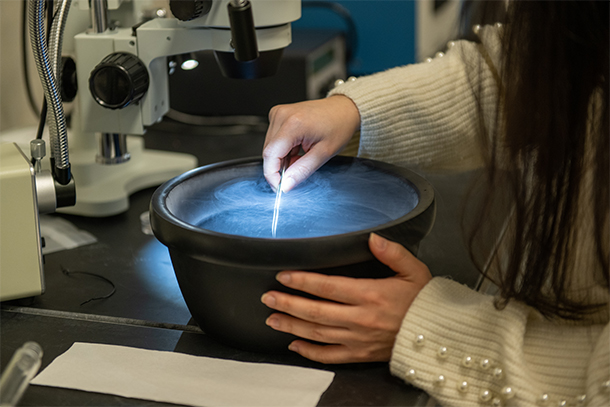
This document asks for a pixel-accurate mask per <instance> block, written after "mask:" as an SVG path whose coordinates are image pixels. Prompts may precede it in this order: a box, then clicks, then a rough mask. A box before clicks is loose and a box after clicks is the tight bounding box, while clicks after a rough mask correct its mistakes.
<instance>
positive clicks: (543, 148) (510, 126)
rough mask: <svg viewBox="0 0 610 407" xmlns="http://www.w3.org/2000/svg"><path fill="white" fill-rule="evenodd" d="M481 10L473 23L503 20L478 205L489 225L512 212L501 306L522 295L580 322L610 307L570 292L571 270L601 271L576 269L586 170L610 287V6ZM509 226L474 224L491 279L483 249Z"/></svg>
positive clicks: (526, 4) (499, 276)
mask: <svg viewBox="0 0 610 407" xmlns="http://www.w3.org/2000/svg"><path fill="white" fill-rule="evenodd" d="M481 3H482V4H475V6H481V7H471V11H472V10H476V13H474V14H470V15H471V16H472V18H473V19H471V20H469V22H468V25H470V24H471V23H474V22H476V19H477V18H478V19H482V22H489V21H485V19H487V20H489V18H490V16H493V17H497V16H501V18H503V19H504V22H503V24H502V30H501V35H502V43H503V61H502V66H501V70H500V77H501V84H500V85H499V93H500V95H501V97H500V98H499V99H500V101H499V103H498V105H497V106H496V112H497V113H498V114H497V122H496V126H495V127H494V128H493V129H489V128H488V129H482V134H485V135H484V139H485V140H491V141H488V142H487V143H486V144H485V148H486V150H487V152H488V153H489V152H491V154H488V156H489V157H490V158H489V162H488V166H487V168H488V171H487V172H486V173H485V177H484V180H485V181H484V184H485V186H486V190H487V191H488V192H487V193H486V194H484V195H483V196H484V199H482V200H480V201H479V203H478V205H474V204H473V206H471V208H470V209H472V208H476V212H477V216H478V217H479V219H480V217H486V218H490V219H491V218H493V217H494V216H497V214H498V213H499V208H500V209H501V210H500V212H503V213H504V214H508V213H509V212H510V213H511V219H512V221H511V229H510V232H509V233H508V234H507V236H508V243H509V244H508V246H507V247H508V250H505V251H504V254H505V256H497V257H496V259H497V260H498V261H497V262H496V264H495V266H496V272H495V273H493V275H492V274H491V273H490V278H492V280H493V281H494V282H496V284H497V285H498V286H499V290H500V293H499V294H500V296H499V298H500V301H498V302H497V306H498V307H502V306H504V305H505V304H506V303H507V302H508V301H509V300H511V299H516V300H519V301H522V302H525V303H526V304H529V305H531V306H533V307H535V308H536V309H538V310H539V311H540V312H542V313H543V314H544V315H546V316H549V317H551V316H558V317H562V318H569V319H580V318H582V317H584V316H585V315H586V314H587V313H589V312H592V311H595V310H596V309H599V307H601V306H604V304H601V303H591V302H586V301H583V300H582V299H580V300H575V299H574V297H573V296H571V295H570V286H569V284H570V278H569V277H570V276H571V275H572V273H576V272H582V273H590V272H591V269H584V270H579V269H578V264H576V262H575V256H576V253H575V250H574V247H575V243H576V239H579V238H582V237H581V236H579V235H578V230H579V222H580V219H579V218H578V217H577V215H578V213H579V211H581V210H582V208H579V205H580V204H582V201H579V199H582V198H580V197H581V195H582V194H583V193H584V192H587V193H588V191H585V188H588V187H586V186H585V184H584V182H583V180H584V179H585V173H587V172H591V173H592V179H593V183H592V186H593V188H594V190H593V192H592V193H591V196H592V199H593V201H594V202H592V203H591V206H590V208H591V209H592V210H593V212H594V213H593V216H594V219H595V226H594V229H595V230H594V231H593V236H594V240H595V241H594V242H593V244H594V245H595V253H596V256H595V257H596V258H595V259H593V260H594V262H592V263H591V264H593V265H594V267H593V270H595V271H594V272H595V273H597V274H596V275H595V278H596V280H595V281H596V283H597V284H601V285H603V286H605V287H606V288H607V287H608V286H609V283H608V280H609V271H608V257H609V250H610V249H609V247H608V246H609V240H608V235H609V233H610V231H609V228H608V225H609V216H610V215H609V214H610V205H609V196H610V187H609V173H610V163H609V158H608V156H609V154H610V150H609V148H610V147H609V139H610V136H609V126H610V123H609V119H608V116H609V111H608V109H609V103H608V95H609V89H608V87H609V82H608V80H609V69H610V68H609V48H610V45H609V40H608V39H609V31H608V20H609V16H610V14H609V8H608V2H607V1H511V2H509V5H508V7H506V6H505V3H504V2H503V1H497V2H481ZM471 6H472V4H471ZM498 6H500V7H501V12H498ZM474 91H475V92H477V89H476V85H475V87H474ZM481 108H482V107H481ZM481 122H482V121H481ZM489 132H492V133H494V134H492V135H491V137H490V135H489ZM507 162H509V163H511V165H510V166H507V165H506V163H507ZM500 185H503V186H506V187H507V188H505V189H502V188H498V187H499V186H500ZM499 191H501V192H499ZM507 202H510V204H507ZM471 220H472V219H471ZM500 226H501V222H493V221H490V222H480V223H478V224H474V225H473V224H472V222H470V228H467V229H466V230H467V232H468V233H467V237H468V241H469V243H470V248H471V254H472V256H473V259H474V260H475V263H476V264H477V265H478V266H479V268H480V269H481V270H482V271H483V272H484V273H488V271H489V269H490V267H489V264H488V260H489V259H488V258H484V257H482V253H483V251H487V252H488V251H489V244H488V242H489V241H490V236H491V235H490V234H492V233H493V234H494V235H495V236H497V235H498V233H499V229H500ZM492 229H493V230H492ZM498 270H499V271H498ZM606 305H607V304H606Z"/></svg>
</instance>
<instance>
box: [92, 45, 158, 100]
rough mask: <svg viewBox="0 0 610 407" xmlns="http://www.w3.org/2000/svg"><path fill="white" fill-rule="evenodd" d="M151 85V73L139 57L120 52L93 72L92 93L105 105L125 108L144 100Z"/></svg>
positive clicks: (105, 59)
mask: <svg viewBox="0 0 610 407" xmlns="http://www.w3.org/2000/svg"><path fill="white" fill-rule="evenodd" d="M149 83H150V79H149V76H148V70H147V69H146V66H145V65H144V63H143V62H142V61H141V60H140V59H139V58H138V57H137V56H135V55H133V54H129V53H127V52H116V53H114V54H110V55H108V56H107V57H106V58H104V59H103V60H102V62H100V63H99V64H98V66H96V67H95V69H94V70H93V71H92V72H91V76H90V77H89V90H90V91H91V95H92V96H93V98H94V99H95V101H96V102H97V103H99V104H100V105H101V106H104V107H107V108H109V109H122V108H124V107H126V106H129V105H130V104H132V103H135V102H137V101H138V100H140V99H142V96H144V94H145V93H146V91H147V90H148V85H149Z"/></svg>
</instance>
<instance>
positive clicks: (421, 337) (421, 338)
mask: <svg viewBox="0 0 610 407" xmlns="http://www.w3.org/2000/svg"><path fill="white" fill-rule="evenodd" d="M425 342H426V338H425V337H424V335H417V336H416V337H415V345H417V346H424V343H425Z"/></svg>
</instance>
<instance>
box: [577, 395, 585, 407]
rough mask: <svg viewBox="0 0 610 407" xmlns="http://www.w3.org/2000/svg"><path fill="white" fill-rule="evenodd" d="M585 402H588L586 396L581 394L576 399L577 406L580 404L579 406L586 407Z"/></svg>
mask: <svg viewBox="0 0 610 407" xmlns="http://www.w3.org/2000/svg"><path fill="white" fill-rule="evenodd" d="M585 401H587V395H586V394H581V395H580V396H578V397H576V404H578V405H579V406H584V405H585Z"/></svg>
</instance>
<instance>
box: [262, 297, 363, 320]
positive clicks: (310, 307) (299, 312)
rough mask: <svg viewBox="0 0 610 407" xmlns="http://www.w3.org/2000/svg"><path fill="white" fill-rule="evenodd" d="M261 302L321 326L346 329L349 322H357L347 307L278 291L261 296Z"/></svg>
mask: <svg viewBox="0 0 610 407" xmlns="http://www.w3.org/2000/svg"><path fill="white" fill-rule="evenodd" d="M261 301H262V302H263V304H265V305H266V306H268V307H269V308H273V309H274V310H277V311H282V312H285V313H287V314H290V315H292V316H294V317H296V318H299V319H301V320H303V321H309V322H316V323H318V324H323V325H330V326H337V327H347V326H350V323H349V321H354V320H357V319H356V318H354V315H352V314H353V313H352V309H351V308H350V307H349V306H346V305H344V304H337V303H333V302H330V301H321V300H311V299H309V298H303V297H299V296H296V295H290V294H286V293H282V292H278V291H269V292H267V293H265V294H263V296H262V297H261Z"/></svg>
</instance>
